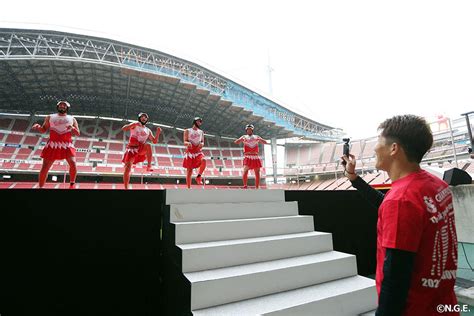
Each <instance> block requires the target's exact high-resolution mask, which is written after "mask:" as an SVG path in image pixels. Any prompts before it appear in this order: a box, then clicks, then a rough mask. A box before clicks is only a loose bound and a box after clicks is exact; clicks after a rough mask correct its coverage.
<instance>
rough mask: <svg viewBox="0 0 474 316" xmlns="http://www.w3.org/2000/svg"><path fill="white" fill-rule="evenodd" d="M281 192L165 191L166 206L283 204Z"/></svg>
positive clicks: (283, 197)
mask: <svg viewBox="0 0 474 316" xmlns="http://www.w3.org/2000/svg"><path fill="white" fill-rule="evenodd" d="M284 201H285V191H283V190H239V189H234V190H228V189H227V190H224V189H218V190H204V189H197V190H186V191H185V190H182V189H168V190H166V204H167V205H171V204H202V203H205V204H207V203H246V202H284Z"/></svg>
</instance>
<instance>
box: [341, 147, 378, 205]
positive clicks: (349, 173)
mask: <svg viewBox="0 0 474 316" xmlns="http://www.w3.org/2000/svg"><path fill="white" fill-rule="evenodd" d="M342 159H343V160H344V161H345V162H346V166H345V170H344V175H345V176H346V177H347V178H348V179H349V180H350V181H351V183H352V186H353V187H354V188H356V189H357V191H358V192H359V193H360V194H361V195H362V196H363V197H364V198H365V199H366V200H367V201H368V202H369V203H370V204H372V205H373V206H374V207H376V208H379V206H380V204H382V201H383V199H384V197H385V194H383V193H382V192H380V191H378V190H375V189H374V188H372V187H371V186H370V185H369V184H368V183H367V182H365V181H364V180H362V178H361V177H359V176H358V175H357V174H356V173H355V167H356V159H355V156H354V155H349V157H346V156H343V157H342Z"/></svg>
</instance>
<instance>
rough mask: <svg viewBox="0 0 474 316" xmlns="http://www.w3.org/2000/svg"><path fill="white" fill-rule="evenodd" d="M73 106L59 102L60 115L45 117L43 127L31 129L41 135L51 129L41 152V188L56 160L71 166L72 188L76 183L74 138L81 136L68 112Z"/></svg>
mask: <svg viewBox="0 0 474 316" xmlns="http://www.w3.org/2000/svg"><path fill="white" fill-rule="evenodd" d="M70 108H71V105H70V104H69V103H68V102H67V101H59V102H58V103H57V104H56V109H57V110H58V113H56V114H51V115H48V116H46V117H45V119H44V123H43V125H40V124H34V125H33V126H32V127H31V128H32V129H33V130H37V131H39V132H40V133H46V131H48V129H49V140H48V142H47V144H46V146H45V147H44V148H43V151H42V152H41V158H43V166H42V167H41V171H40V174H39V187H40V188H42V187H43V186H44V183H45V182H46V178H47V177H48V172H49V169H51V166H52V165H53V163H54V162H55V161H56V160H62V159H66V161H67V163H68V164H69V181H70V187H71V188H73V187H74V184H75V182H76V174H77V168H76V158H75V157H76V149H75V148H74V145H73V144H72V136H73V135H75V136H78V135H80V133H81V132H80V131H79V126H78V124H77V121H76V119H75V118H74V117H72V116H71V115H68V114H67V113H68V111H69V109H70Z"/></svg>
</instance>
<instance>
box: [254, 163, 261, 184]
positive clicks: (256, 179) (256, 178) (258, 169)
mask: <svg viewBox="0 0 474 316" xmlns="http://www.w3.org/2000/svg"><path fill="white" fill-rule="evenodd" d="M254 172H255V188H256V189H258V188H259V187H260V168H255V169H254Z"/></svg>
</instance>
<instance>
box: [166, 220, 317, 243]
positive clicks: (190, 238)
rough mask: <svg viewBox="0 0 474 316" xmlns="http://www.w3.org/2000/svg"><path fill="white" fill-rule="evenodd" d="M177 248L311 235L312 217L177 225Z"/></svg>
mask: <svg viewBox="0 0 474 316" xmlns="http://www.w3.org/2000/svg"><path fill="white" fill-rule="evenodd" d="M174 225H175V242H176V244H186V243H197V242H206V241H217V240H230V239H242V238H251V237H264V236H275V235H283V234H292V233H303V232H310V231H314V223H313V217H312V216H282V217H265V218H250V219H235V220H219V221H201V222H178V223H174Z"/></svg>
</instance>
